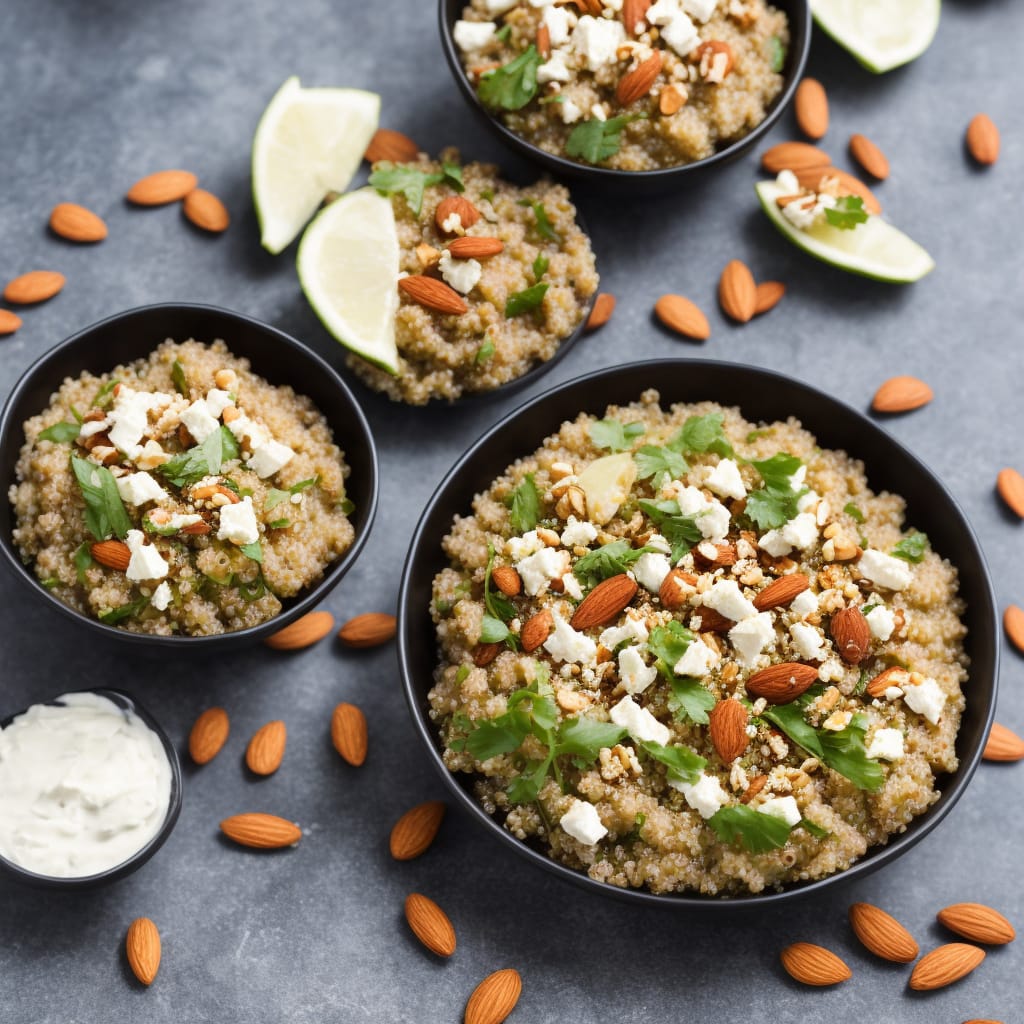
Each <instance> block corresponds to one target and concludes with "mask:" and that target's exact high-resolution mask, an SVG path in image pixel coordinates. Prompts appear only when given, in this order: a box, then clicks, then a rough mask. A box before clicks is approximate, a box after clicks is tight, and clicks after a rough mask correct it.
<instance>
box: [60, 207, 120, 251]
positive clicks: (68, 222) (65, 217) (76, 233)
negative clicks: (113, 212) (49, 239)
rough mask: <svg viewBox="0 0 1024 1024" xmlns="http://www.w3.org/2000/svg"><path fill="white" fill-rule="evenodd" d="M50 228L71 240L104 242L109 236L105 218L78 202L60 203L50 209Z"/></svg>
mask: <svg viewBox="0 0 1024 1024" xmlns="http://www.w3.org/2000/svg"><path fill="white" fill-rule="evenodd" d="M50 230H51V231H52V232H53V233H54V234H55V235H60V237H61V238H66V239H67V240H68V241H69V242H102V241H103V239H104V238H106V237H107V225H106V224H105V223H104V222H103V218H102V217H100V216H98V215H97V214H95V213H93V212H92V210H87V209H86V208H85V207H84V206H79V205H78V203H58V204H57V205H56V206H55V207H54V208H53V209H52V210H51V211H50Z"/></svg>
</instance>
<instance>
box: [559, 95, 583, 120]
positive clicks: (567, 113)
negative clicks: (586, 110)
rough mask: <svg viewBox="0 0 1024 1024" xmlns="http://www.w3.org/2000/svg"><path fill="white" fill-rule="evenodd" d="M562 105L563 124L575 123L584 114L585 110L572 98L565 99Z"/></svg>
mask: <svg viewBox="0 0 1024 1024" xmlns="http://www.w3.org/2000/svg"><path fill="white" fill-rule="evenodd" d="M561 107H562V124H575V123H576V122H577V121H578V120H579V119H580V118H581V117H582V116H583V111H582V110H580V108H579V107H578V106H576V104H575V103H573V101H572V100H568V99H567V100H565V101H564V102H563V103H562V104H561Z"/></svg>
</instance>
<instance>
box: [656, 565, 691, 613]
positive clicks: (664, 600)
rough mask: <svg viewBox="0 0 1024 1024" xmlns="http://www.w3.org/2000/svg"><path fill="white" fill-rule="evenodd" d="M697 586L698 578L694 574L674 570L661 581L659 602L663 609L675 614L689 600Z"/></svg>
mask: <svg viewBox="0 0 1024 1024" xmlns="http://www.w3.org/2000/svg"><path fill="white" fill-rule="evenodd" d="M696 585H697V577H696V576H694V574H693V573H692V572H686V571H685V570H683V569H672V570H670V572H669V574H668V575H667V576H666V577H665V578H664V579H663V580H662V581H661V589H660V590H659V591H658V600H659V601H660V602H661V606H662V608H667V609H668V610H669V611H672V612H674V611H675V610H676V609H677V608H682V607H683V605H684V604H686V602H687V601H688V600H689V596H690V594H691V592H692V591H693V589H694V587H696Z"/></svg>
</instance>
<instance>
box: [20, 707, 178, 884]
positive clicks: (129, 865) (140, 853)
mask: <svg viewBox="0 0 1024 1024" xmlns="http://www.w3.org/2000/svg"><path fill="white" fill-rule="evenodd" d="M74 692H76V693H95V694H98V695H99V696H100V697H106V698H107V700H109V701H112V702H113V703H114V704H116V705H117V706H118V707H119V708H121V709H122V711H124V713H125V714H126V715H127V714H134V715H136V716H137V717H138V718H140V719H141V720H142V721H143V722H144V723H145V724H146V725H147V726H149V728H150V729H152V730H153V732H155V733H156V734H157V736H158V737H159V739H160V745H161V746H162V747H163V749H164V753H165V754H166V755H167V762H168V764H169V765H170V766H171V798H170V802H169V803H168V805H167V816H166V817H165V818H164V822H163V824H162V825H161V826H160V830H159V831H158V832H157V833H156V835H155V836H153V838H152V839H150V841H149V842H148V843H146V845H145V846H143V847H142V848H141V849H139V850H137V851H136V852H135V853H133V854H132V855H131V856H130V857H129V858H128V859H127V860H123V861H121V863H120V864H115V865H114V866H113V867H112V868H108V869H107V870H106V871H101V872H99V873H98V874H95V875H80V876H78V877H76V878H61V877H58V876H54V875H40V874H38V873H37V872H35V871H29V870H28V868H23V867H22V866H21V865H20V864H15V863H14V862H13V861H10V860H8V859H7V858H6V857H3V856H0V868H2V869H3V870H5V871H6V872H7V873H8V874H9V875H10V876H11V877H12V878H15V879H17V880H18V881H19V882H24V883H25V884H26V885H33V886H36V887H37V888H41V889H62V890H65V891H68V890H72V889H75V890H80V889H95V888H98V887H99V886H101V885H108V884H109V883H110V882H116V881H117V880H118V879H119V878H124V877H125V876H126V875H130V874H131V873H132V872H133V871H137V870H138V869H139V868H141V867H142V865H143V864H145V863H146V861H147V860H149V858H150V857H152V856H153V854H154V853H156V851H157V850H159V849H160V847H161V846H163V845H164V843H165V842H166V841H167V837H168V836H169V835H170V834H171V833H172V832H173V831H174V826H175V824H176V823H177V821H178V815H179V814H180V813H181V794H182V785H181V762H180V761H179V760H178V752H177V750H175V749H174V744H173V743H172V742H171V741H170V739H169V738H168V736H167V733H165V732H164V730H163V727H162V726H161V725H160V723H159V722H158V721H157V720H156V719H155V718H154V717H153V716H152V715H151V714H150V713H149V712H148V711H147V710H146V709H145V708H144V707H142V705H141V704H139V702H138V701H137V700H136V699H135V698H134V697H132V696H130V695H129V694H127V693H125V692H124V691H123V690H111V689H108V688H106V687H98V688H96V689H93V690H77V691H74ZM37 703H38V702H37ZM42 703H44V704H59V703H60V701H59V700H58V699H57V698H53V699H52V700H47V701H42ZM22 713H23V712H21V711H18V712H15V714H13V715H8V716H7V717H6V718H5V719H3V720H2V721H0V729H6V728H7V726H9V725H10V724H11V722H12V721H14V719H15V718H17V717H18V715H20V714H22Z"/></svg>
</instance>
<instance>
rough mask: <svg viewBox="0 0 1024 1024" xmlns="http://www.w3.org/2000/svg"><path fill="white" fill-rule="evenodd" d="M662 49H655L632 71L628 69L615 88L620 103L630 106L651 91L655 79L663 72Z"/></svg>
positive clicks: (616, 97)
mask: <svg viewBox="0 0 1024 1024" xmlns="http://www.w3.org/2000/svg"><path fill="white" fill-rule="evenodd" d="M661 61H662V54H661V50H655V51H654V53H652V54H651V55H650V57H648V58H647V59H646V60H642V61H641V62H640V63H639V64H638V65H637V66H636V67H635V68H633V70H632V71H627V72H626V73H625V74H624V75H623V76H622V77H621V78H620V79H619V84H618V86H617V87H616V89H615V99H616V100H618V102H619V105H620V106H622V107H628V106H629V105H630V103H635V102H636V101H637V100H639V99H642V98H643V97H644V96H646V95H647V94H648V93H649V92H650V91H651V86H652V85H654V80H655V79H656V78H657V77H658V75H659V74H660V73H661Z"/></svg>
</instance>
